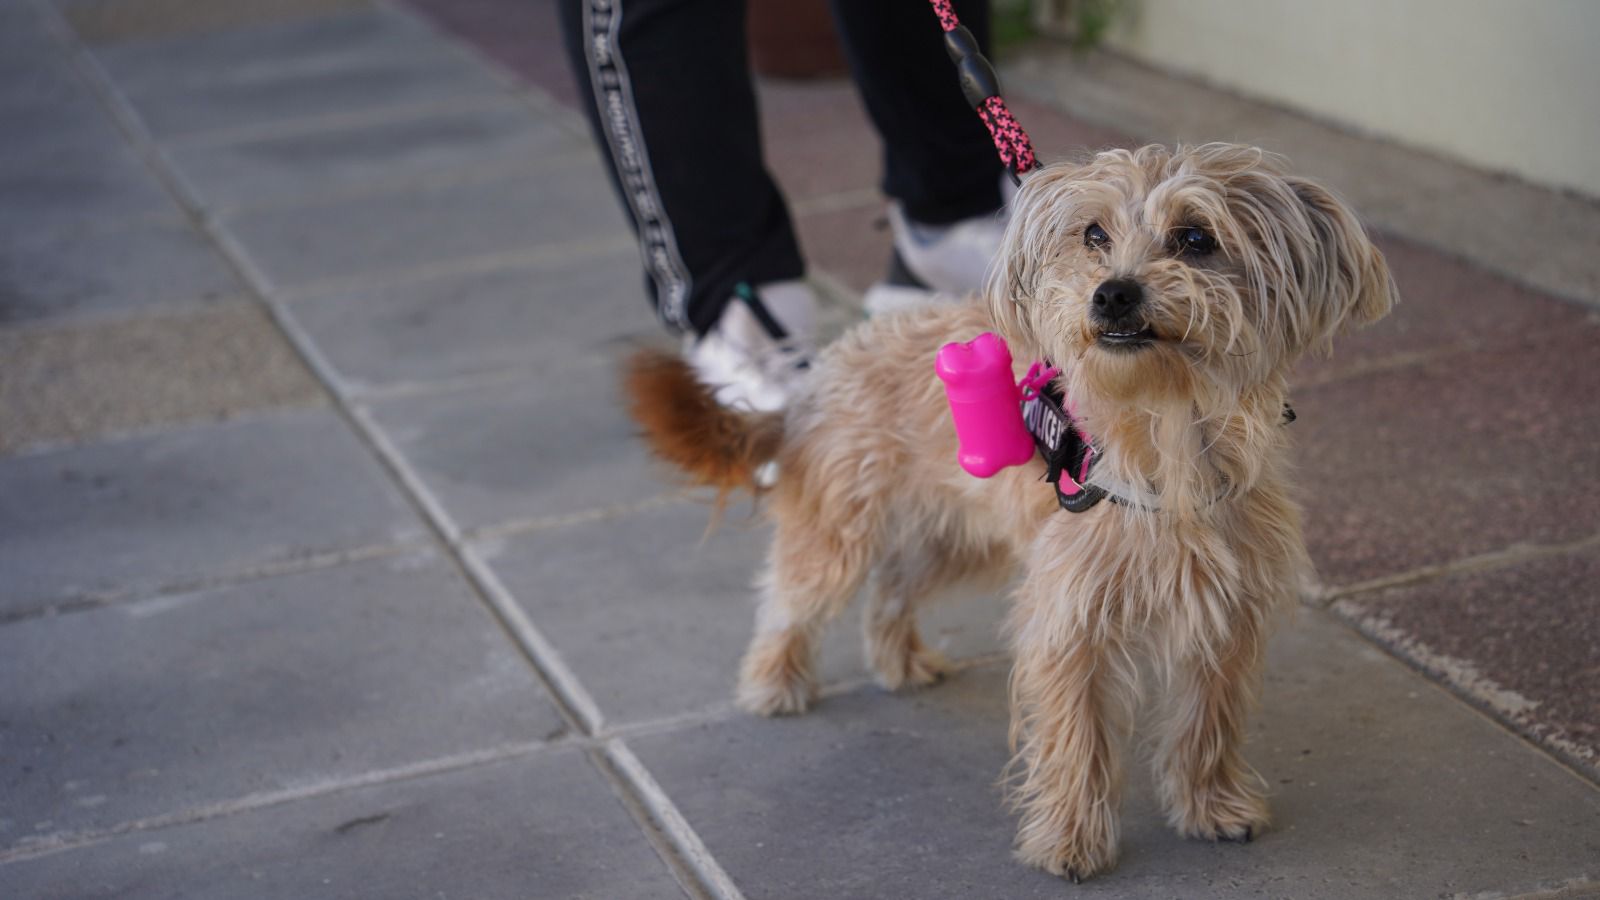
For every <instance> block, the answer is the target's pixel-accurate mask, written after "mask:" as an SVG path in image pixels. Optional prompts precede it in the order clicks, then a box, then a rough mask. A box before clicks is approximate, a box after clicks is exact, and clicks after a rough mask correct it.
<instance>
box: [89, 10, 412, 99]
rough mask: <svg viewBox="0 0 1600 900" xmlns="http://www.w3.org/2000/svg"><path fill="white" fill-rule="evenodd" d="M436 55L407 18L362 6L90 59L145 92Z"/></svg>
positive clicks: (110, 47)
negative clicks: (94, 59) (95, 60)
mask: <svg viewBox="0 0 1600 900" xmlns="http://www.w3.org/2000/svg"><path fill="white" fill-rule="evenodd" d="M247 2H250V5H253V6H257V7H271V6H272V4H266V3H255V2H253V0H247ZM310 2H313V3H316V2H325V0H310ZM191 5H193V4H191ZM440 50H441V48H440V47H439V46H438V44H437V42H436V41H435V40H434V39H433V37H432V35H430V34H429V33H428V31H427V29H425V28H419V27H418V26H417V23H415V22H414V21H413V20H412V19H411V18H410V17H409V16H405V15H397V14H395V13H392V12H390V11H388V10H386V9H384V8H383V7H381V6H373V5H371V4H367V3H361V4H359V5H358V6H357V7H356V8H351V9H344V10H337V11H327V12H325V13H323V14H320V15H318V14H304V15H296V16H291V17H288V18H286V19H284V20H282V21H276V22H267V21H264V22H259V23H257V24H254V25H249V26H245V27H240V28H225V29H215V30H207V31H205V32H203V33H196V34H177V35H170V36H168V37H148V38H145V39H125V40H121V41H116V42H112V43H107V44H103V45H101V46H97V47H95V48H94V55H95V58H96V59H97V60H99V61H100V64H101V66H103V67H104V68H105V70H106V71H107V73H109V74H110V75H111V77H112V80H114V81H115V82H116V83H117V85H118V87H120V88H122V89H123V90H126V91H128V92H130V93H133V94H144V93H146V92H159V91H160V90H164V89H171V88H173V87H174V86H178V85H190V86H194V85H201V84H206V83H215V82H220V81H250V80H261V79H266V80H270V79H272V78H274V77H280V76H282V75H284V74H286V73H291V72H296V71H316V70H334V69H340V68H357V69H359V68H361V67H363V66H368V65H371V64H373V63H374V62H377V61H383V60H389V61H400V60H404V59H406V58H408V57H428V58H438V57H439V56H440Z"/></svg>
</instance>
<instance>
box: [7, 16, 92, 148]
mask: <svg viewBox="0 0 1600 900" xmlns="http://www.w3.org/2000/svg"><path fill="white" fill-rule="evenodd" d="M9 27H11V26H9V25H8V24H6V23H5V22H3V21H0V32H3V31H5V30H6V29H7V28H9ZM89 96H90V95H89V91H88V89H87V88H86V87H85V86H84V84H83V79H82V78H80V77H79V76H78V73H77V72H76V71H75V70H74V69H73V68H72V65H71V64H70V63H68V62H67V57H66V54H64V53H62V52H61V50H60V48H58V47H57V46H56V44H55V41H54V40H52V39H50V38H49V37H48V36H43V35H40V36H37V37H35V38H33V39H32V40H30V41H29V42H27V43H17V44H14V45H8V44H6V43H5V39H4V38H0V115H4V114H6V113H8V112H10V111H12V110H16V109H28V108H32V107H37V106H55V105H58V104H69V103H75V102H78V101H81V100H84V99H87V98H88V97H89ZM7 137H8V138H10V137H11V135H10V134H7Z"/></svg>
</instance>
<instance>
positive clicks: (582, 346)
mask: <svg viewBox="0 0 1600 900" xmlns="http://www.w3.org/2000/svg"><path fill="white" fill-rule="evenodd" d="M642 285H643V276H642V275H641V274H640V269H639V254H638V251H637V250H636V249H634V248H633V247H631V246H629V245H627V244H620V245H619V246H618V247H617V248H614V249H611V250H609V251H602V252H600V253H597V254H581V253H573V254H568V255H565V256H563V257H562V258H561V259H560V260H559V261H547V262H542V263H530V264H519V265H510V266H503V267H496V268H494V269H491V270H487V271H473V272H465V273H457V272H452V273H445V274H441V275H437V276H432V277H427V278H421V279H416V280H412V281H406V282H402V283H399V284H393V285H382V284H378V285H374V286H372V287H364V288H346V289H338V288H334V289H329V290H325V291H311V292H308V293H307V294H304V295H301V296H298V297H295V298H294V299H292V300H291V301H290V306H291V308H292V309H293V311H294V316H295V319H296V320H297V321H298V322H299V323H300V324H301V326H303V327H304V328H305V330H306V331H307V332H308V333H309V334H310V335H311V336H312V338H314V339H315V340H316V343H317V346H318V347H319V348H321V350H322V352H323V353H324V354H325V355H326V356H327V357H328V358H329V359H330V360H331V361H332V362H333V365H334V367H335V368H336V369H338V370H339V372H340V373H341V374H342V375H343V376H344V378H345V379H346V380H347V382H348V383H349V384H350V385H351V386H353V387H355V388H357V389H364V388H372V387H377V386H381V385H394V384H404V383H420V382H429V381H438V380H441V379H451V378H461V377H470V376H475V375H484V374H488V373H491V372H496V371H503V370H512V369H518V370H524V371H527V372H530V373H534V374H537V375H543V376H555V375H558V374H560V373H561V372H562V371H563V370H564V369H565V368H566V367H568V366H571V365H574V364H576V363H579V362H582V361H584V360H588V359H593V358H595V357H596V356H614V355H615V354H616V352H617V349H618V347H619V345H620V344H621V343H622V342H623V341H625V340H628V339H633V338H636V337H641V336H645V335H648V336H650V337H654V336H656V335H657V333H658V332H659V331H660V326H659V325H658V324H657V323H656V320H655V316H654V315H653V314H652V313H651V312H650V308H649V304H648V303H647V301H646V300H645V298H644V291H643V286H642Z"/></svg>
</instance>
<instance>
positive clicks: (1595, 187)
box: [1108, 0, 1600, 197]
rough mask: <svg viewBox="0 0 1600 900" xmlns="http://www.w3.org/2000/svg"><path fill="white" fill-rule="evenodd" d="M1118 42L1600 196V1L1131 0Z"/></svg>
mask: <svg viewBox="0 0 1600 900" xmlns="http://www.w3.org/2000/svg"><path fill="white" fill-rule="evenodd" d="M1108 43H1109V44H1110V45H1111V46H1112V47H1114V48H1116V49H1118V50H1121V51H1122V52H1124V53H1128V54H1130V55H1132V56H1134V57H1136V58H1139V59H1143V60H1145V61H1147V62H1150V63H1152V64H1154V65H1157V66H1160V67H1162V68H1166V69H1169V70H1172V71H1175V72H1180V73H1185V74H1193V75H1199V76H1201V77H1203V78H1206V79H1207V80H1209V81H1211V82H1213V83H1215V84H1218V85H1221V86H1223V87H1227V88H1232V89H1234V90H1237V91H1239V92H1241V93H1244V94H1248V95H1251V96H1255V97H1259V98H1263V99H1267V100H1271V101H1275V102H1279V103H1283V104H1285V105H1288V106H1291V107H1294V108H1297V109H1301V110H1304V111H1306V112H1310V113H1312V114H1313V115H1316V116H1319V117H1322V118H1325V119H1330V120H1333V121H1337V122H1342V123H1344V124H1347V125H1352V126H1355V127H1356V128H1358V129H1361V130H1365V131H1369V132H1371V133H1374V134H1378V135H1381V136H1384V137H1389V138H1392V139H1394V140H1397V141H1400V142H1402V143H1405V144H1409V145H1411V146H1414V147H1420V148H1423V149H1427V150H1433V151H1437V152H1441V153H1444V154H1446V155H1449V156H1452V157H1455V158H1457V159H1460V160H1464V161H1466V162H1469V163H1472V164H1475V165H1479V166H1483V167H1486V168H1489V169H1494V170H1498V171H1505V172H1511V173H1514V174H1516V175H1519V176H1521V177H1523V178H1527V179H1529V180H1531V181H1535V182H1538V183H1541V184H1546V185H1550V186H1553V187H1560V188H1572V189H1576V190H1578V191H1581V192H1583V193H1585V194H1588V195H1589V196H1592V197H1600V0H1126V9H1125V10H1124V13H1123V18H1122V20H1121V21H1119V22H1118V24H1117V25H1116V26H1115V28H1114V29H1113V31H1112V33H1111V35H1110V37H1109V38H1108Z"/></svg>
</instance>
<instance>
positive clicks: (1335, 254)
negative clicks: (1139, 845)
mask: <svg viewBox="0 0 1600 900" xmlns="http://www.w3.org/2000/svg"><path fill="white" fill-rule="evenodd" d="M987 294H988V297H987V303H986V304H984V305H969V306H959V307H957V306H951V307H942V308H928V309H919V310H915V311H912V312H907V313H903V314H900V315H895V316H888V317H884V318H878V319H874V320H872V321H870V322H867V323H865V324H863V325H861V326H859V327H857V328H856V329H854V330H853V331H851V332H849V333H848V334H847V335H845V336H844V337H843V338H841V339H840V340H839V341H838V342H836V343H835V344H834V345H833V346H832V347H830V348H829V349H828V350H827V351H826V352H825V353H824V354H823V356H822V357H821V359H820V360H819V362H818V365H817V367H816V369H815V371H814V373H813V374H812V375H811V377H810V379H809V382H808V384H807V385H806V386H805V388H803V390H802V393H801V394H800V396H799V397H798V398H797V399H796V400H795V401H794V402H793V403H792V405H791V406H790V408H789V409H788V411H787V412H786V413H780V414H767V415H745V414H739V413H734V412H730V411H728V410H726V409H723V408H720V407H718V406H717V405H716V403H715V402H714V401H713V400H712V398H711V396H710V394H709V392H708V391H707V390H706V389H705V388H703V387H701V386H700V385H699V384H697V383H696V382H695V381H694V378H693V376H692V375H691V374H690V373H689V371H688V370H687V368H686V367H685V366H684V365H683V364H682V363H681V362H679V361H678V360H677V359H676V358H674V357H670V356H666V355H660V354H656V355H651V354H645V355H642V356H639V357H636V358H635V360H634V365H633V367H632V369H631V370H630V374H629V390H630V392H631V395H632V398H633V401H632V402H633V410H632V411H633V414H634V416H635V418H636V419H637V420H638V421H639V422H640V423H641V425H643V426H644V428H645V431H646V434H647V436H648V439H649V440H650V442H651V444H652V446H653V448H654V449H655V450H656V452H657V453H658V454H660V455H661V456H663V457H664V458H666V459H667V460H669V461H671V462H674V463H676V464H677V465H679V466H680V467H682V468H683V469H685V470H686V471H688V472H689V473H691V474H692V475H693V477H694V478H695V479H696V480H697V481H698V482H700V483H703V484H709V485H713V486H716V487H718V488H719V489H721V490H724V491H726V490H728V489H732V488H736V487H750V488H752V489H754V485H753V482H752V473H753V471H754V470H755V468H756V467H758V466H759V465H761V464H762V463H764V462H767V461H769V460H776V461H777V463H778V465H779V472H780V473H781V474H780V475H779V477H778V480H777V482H776V485H775V486H774V487H772V489H771V490H770V491H769V492H767V493H768V495H769V500H770V502H769V504H768V511H769V513H770V515H771V517H772V519H773V521H774V523H775V525H776V537H775V539H774V541H773V544H772V549H771V555H770V558H769V560H768V563H767V566H766V569H765V571H764V572H763V574H762V575H761V577H760V580H759V590H760V609H759V612H758V613H757V624H756V634H755V637H754V639H753V640H752V642H751V644H750V648H749V650H748V652H747V653H746V655H745V658H744V663H743V668H742V671H741V673H740V677H739V686H738V699H739V702H740V704H741V705H742V706H743V707H745V708H746V709H749V710H751V711H753V712H757V713H761V714H763V715H771V714H784V713H798V712H801V711H803V710H804V709H805V708H806V706H807V704H808V703H809V702H810V701H811V700H812V699H813V698H814V696H815V691H816V685H815V681H814V679H813V676H812V645H813V643H814V641H815V639H816V637H817V635H818V632H819V630H820V629H821V627H822V625H823V624H824V623H825V622H826V621H827V620H828V619H829V618H830V617H832V616H834V615H836V614H837V613H838V612H839V611H840V610H841V608H842V607H843V606H844V605H845V604H846V603H847V602H848V601H849V600H850V598H851V597H852V596H853V595H854V594H855V593H856V591H857V588H858V587H859V586H860V585H861V584H862V583H863V581H864V580H865V579H866V577H867V576H868V574H869V573H875V575H876V578H875V589H874V591H873V593H872V595H871V600H870V608H869V610H868V614H867V616H866V638H867V654H868V658H869V661H870V663H871V665H872V667H873V668H874V670H875V671H876V672H877V674H878V677H879V678H880V680H881V681H882V682H883V684H884V685H886V686H887V687H890V688H898V687H902V686H909V685H922V684H927V683H929V682H932V681H934V680H936V679H937V678H938V677H939V674H940V672H941V670H942V668H943V666H944V662H943V661H942V660H941V659H940V657H939V655H938V654H937V653H935V652H934V651H932V650H931V649H929V648H928V647H926V646H925V645H924V644H923V643H922V640H921V638H920V637H919V636H918V633H917V627H916V621H915V617H916V612H917V607H918V605H919V604H920V603H921V602H922V601H923V600H924V598H926V597H927V596H928V595H929V594H930V593H932V592H933V591H934V590H935V589H936V588H937V587H938V586H939V585H941V584H943V583H945V582H947V581H949V580H951V579H953V578H957V577H960V576H964V575H968V574H972V573H975V572H978V571H980V570H992V569H995V568H1000V567H1005V566H1008V565H1011V564H1013V563H1020V564H1021V565H1022V567H1023V575H1022V579H1021V581H1020V587H1019V588H1018V589H1017V592H1016V598H1015V607H1014V610H1013V612H1012V613H1011V616H1010V620H1009V623H1008V631H1009V635H1010V640H1011V645H1012V650H1013V653H1014V656H1015V664H1014V669H1013V671H1012V675H1011V697H1012V725H1011V737H1012V743H1013V746H1014V747H1015V748H1016V758H1015V760H1014V764H1015V768H1014V777H1013V779H1012V797H1013V800H1014V802H1015V804H1016V806H1017V808H1018V809H1019V810H1020V812H1021V818H1022V822H1021V826H1020V830H1019V831H1018V835H1017V848H1018V849H1017V854H1018V856H1019V858H1020V859H1022V860H1023V861H1024V862H1027V863H1029V864H1032V865H1035V866H1039V867H1041V868H1044V869H1046V870H1048V871H1050V872H1053V873H1056V874H1058V875H1066V876H1068V877H1070V878H1072V879H1074V880H1077V879H1079V878H1082V877H1087V876H1089V875H1092V874H1095V873H1098V872H1103V871H1105V870H1107V869H1109V868H1110V867H1111V866H1112V865H1114V863H1115V861H1116V856H1117V835H1118V827H1117V817H1118V799H1119V782H1120V773H1119V771H1118V770H1119V763H1120V759H1121V754H1120V752H1119V744H1120V742H1121V739H1122V738H1123V737H1124V736H1125V735H1126V732H1127V731H1128V729H1129V723H1130V717H1131V715H1132V712H1133V707H1134V705H1135V702H1136V700H1137V694H1138V691H1137V689H1136V681H1137V672H1138V667H1139V659H1140V658H1141V657H1145V658H1148V659H1149V660H1150V661H1151V662H1152V669H1153V671H1154V672H1155V673H1156V676H1157V681H1158V683H1159V688H1160V690H1159V693H1160V694H1161V695H1162V696H1161V703H1162V706H1161V708H1160V712H1159V714H1158V715H1156V716H1155V717H1154V719H1153V721H1154V722H1155V726H1156V728H1157V729H1159V734H1158V735H1157V736H1156V740H1155V742H1154V745H1155V760H1154V762H1155V774H1156V781H1157V784H1158V786H1159V793H1160V797H1161V800H1162V802H1163V803H1164V805H1165V807H1166V809H1167V811H1168V815H1169V818H1170V821H1171V823H1172V825H1173V826H1174V827H1175V828H1176V829H1177V830H1178V831H1179V832H1180V833H1181V834H1184V835H1187V836H1190V837H1196V838H1204V839H1211V840H1229V841H1248V840H1249V839H1250V838H1251V836H1252V835H1253V834H1256V833H1258V832H1259V831H1260V829H1261V828H1262V827H1263V826H1264V825H1265V824H1266V822H1267V809H1266V804H1265V802H1264V799H1263V794H1262V787H1261V785H1260V779H1259V778H1258V776H1256V775H1255V774H1254V772H1253V771H1252V770H1251V768H1250V766H1249V765H1248V764H1247V763H1246V762H1245V760H1244V758H1243V757H1242V755H1241V748H1240V745H1241V743H1242V741H1243V736H1244V730H1245V716H1246V714H1247V712H1248V710H1249V708H1250V707H1251V704H1252V700H1253V696H1254V693H1255V690H1256V686H1257V683H1258V681H1259V678H1260V672H1261V667H1262V657H1263V646H1264V643H1265V637H1266V628H1267V624H1268V619H1269V616H1270V614H1271V613H1272V612H1273V610H1274V609H1276V608H1278V607H1281V606H1283V605H1284V604H1285V603H1286V602H1288V601H1289V600H1290V598H1291V597H1293V596H1294V595H1295V594H1296V593H1297V590H1298V587H1299V585H1300V584H1301V578H1302V575H1303V573H1304V572H1305V571H1306V570H1307V567H1308V562H1307V558H1306V551H1305V547H1304V544H1303V541H1302V538H1301V533H1300V514H1299V510H1298V508H1297V506H1296V505H1295V502H1294V500H1293V499H1291V495H1290V488H1289V472H1288V469H1289V465H1288V459H1287V456H1288V447H1289V429H1287V428H1285V427H1284V418H1285V416H1284V411H1285V409H1286V406H1285V400H1286V397H1287V393H1288V376H1289V374H1290V372H1291V370H1292V369H1293V367H1294V365H1295V362H1296V360H1298V359H1299V358H1300V357H1301V356H1302V355H1303V354H1305V353H1306V352H1307V351H1310V350H1315V349H1321V348H1325V347H1327V346H1328V345H1329V343H1330V341H1331V340H1332V338H1333V337H1334V336H1335V335H1336V334H1338V333H1339V332H1340V331H1341V330H1343V329H1344V328H1345V327H1346V326H1349V325H1352V324H1362V323H1369V322H1372V321H1375V320H1377V319H1379V318H1381V317H1382V316H1383V315H1384V314H1385V313H1387V312H1388V311H1389V309H1390V307H1391V305H1392V304H1393V303H1394V302H1395V288H1394V284H1393V282H1392V281H1391V279H1390V277H1389V272H1388V268H1387V266H1386V265H1385V263H1384V260H1383V256H1382V255H1381V254H1380V253H1379V251H1378V250H1377V249H1376V248H1374V247H1373V246H1372V244H1371V242H1370V241H1369V240H1368V238H1367V235H1366V234H1365V232H1364V231H1363V230H1362V228H1361V226H1360V224H1359V223H1358V222H1357V221H1356V218H1355V216H1354V215H1353V214H1352V213H1351V211H1350V210H1349V209H1348V208H1347V207H1346V206H1345V205H1344V204H1343V203H1341V202H1340V201H1339V200H1338V199H1337V198H1335V197H1334V196H1333V195H1332V194H1330V193H1329V192H1328V191H1327V190H1325V189H1323V188H1322V187H1319V186H1318V185H1316V184H1314V183H1312V182H1310V181H1306V180H1304V179H1301V178H1297V177H1294V176H1292V175H1289V174H1287V173H1286V172H1285V171H1284V168H1283V165H1282V162H1281V160H1279V159H1278V158H1276V157H1274V156H1271V155H1269V154H1267V153H1264V152H1262V151H1261V150H1258V149H1255V148H1251V147H1240V146H1233V145H1222V144H1208V145H1205V146H1200V147H1180V148H1178V149H1177V150H1176V151H1172V150H1168V149H1167V148H1164V147H1160V146H1149V147H1144V148H1142V149H1139V150H1136V151H1132V152H1128V151H1124V150H1112V151H1107V152H1104V153H1101V154H1099V155H1098V156H1096V157H1094V158H1093V159H1092V160H1090V161H1089V162H1088V163H1087V164H1085V165H1081V166H1075V165H1055V166H1051V167H1048V168H1045V169H1043V170H1041V171H1039V172H1037V173H1035V174H1033V175H1031V176H1029V177H1028V178H1027V179H1026V181H1025V182H1024V184H1023V185H1022V188H1021V191H1020V193H1018V195H1017V197H1016V200H1015V202H1014V206H1013V211H1012V219H1011V225H1010V228H1009V230H1008V231H1007V233H1006V239H1005V245H1004V247H1003V249H1002V251H1001V255H1000V257H999V258H998V259H997V260H996V263H995V270H994V272H993V275H992V277H991V279H990V285H989V290H988V292H987ZM990 329H993V330H995V331H998V332H999V333H1000V334H1001V335H1002V336H1003V337H1004V338H1005V339H1006V341H1007V342H1008V343H1009V344H1010V347H1011V349H1012V352H1013V355H1014V358H1015V360H1016V362H1017V365H1018V367H1019V372H1020V369H1021V367H1025V366H1026V365H1027V363H1028V362H1029V361H1031V360H1034V359H1045V360H1050V361H1053V362H1054V363H1055V364H1056V365H1058V366H1059V367H1060V368H1061V370H1062V371H1061V374H1060V376H1059V377H1058V378H1057V379H1056V384H1057V386H1059V387H1060V388H1061V389H1062V390H1063V391H1064V393H1065V395H1066V397H1067V398H1068V400H1069V403H1070V404H1072V405H1073V406H1074V408H1075V410H1074V413H1075V417H1076V419H1077V422H1078V426H1079V427H1080V429H1081V430H1082V431H1083V432H1084V433H1086V434H1088V435H1093V444H1094V447H1095V451H1096V453H1097V454H1098V456H1099V461H1098V463H1097V465H1096V466H1095V468H1094V469H1093V474H1092V475H1091V477H1090V483H1091V484H1093V485H1096V486H1098V487H1100V488H1103V489H1105V490H1106V491H1107V492H1108V494H1109V496H1110V498H1111V499H1112V502H1104V503H1100V504H1098V505H1097V506H1095V507H1094V508H1092V509H1090V510H1089V511H1087V512H1084V513H1081V514H1073V513H1070V512H1067V511H1064V510H1062V509H1061V508H1059V506H1058V504H1057V498H1056V496H1055V492H1054V490H1053V489H1052V488H1051V487H1050V486H1049V485H1047V484H1042V483H1041V480H1042V478H1043V476H1044V471H1045V470H1044V466H1043V464H1042V463H1040V462H1039V461H1038V460H1035V461H1034V462H1033V463H1032V464H1030V465H1025V466H1021V467H1017V468H1013V469H1008V470H1006V471H1003V472H1001V473H1000V474H999V475H997V476H995V477H994V478H991V479H989V480H980V479H977V478H974V477H972V476H970V475H968V474H966V473H965V472H964V471H962V469H961V468H959V467H958V465H957V450H956V437H955V433H954V431H953V429H952V425H951V419H950V412H949V409H948V406H947V404H946V401H945V398H944V396H943V392H942V390H941V386H940V383H939V381H938V380H937V378H936V376H935V374H934V366H933V361H934V357H935V354H936V351H937V350H938V348H939V347H940V346H941V345H942V344H944V343H946V342H949V341H966V340H970V339H971V338H972V337H974V336H975V335H977V334H979V333H980V332H982V331H985V330H990Z"/></svg>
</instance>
